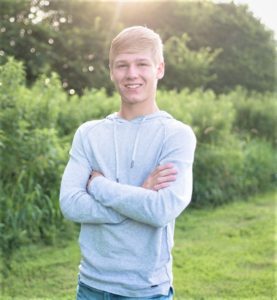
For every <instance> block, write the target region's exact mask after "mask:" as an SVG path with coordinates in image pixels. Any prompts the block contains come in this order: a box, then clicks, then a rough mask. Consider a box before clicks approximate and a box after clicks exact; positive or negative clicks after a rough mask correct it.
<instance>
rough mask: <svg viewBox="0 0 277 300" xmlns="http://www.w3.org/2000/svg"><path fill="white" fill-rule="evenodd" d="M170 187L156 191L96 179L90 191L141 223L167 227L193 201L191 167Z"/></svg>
mask: <svg viewBox="0 0 277 300" xmlns="http://www.w3.org/2000/svg"><path fill="white" fill-rule="evenodd" d="M180 176H181V178H179V180H178V182H173V183H172V184H171V186H170V187H169V188H165V189H161V190H159V191H153V190H148V189H144V188H141V187H135V186H130V185H124V184H120V183H116V182H113V181H111V180H109V179H107V178H105V177H102V176H98V177H97V178H94V180H93V182H91V184H90V185H89V188H88V191H89V193H90V194H91V195H93V196H94V197H95V199H97V200H98V201H99V202H100V203H101V204H103V205H105V206H107V207H109V208H113V209H114V210H115V211H117V212H119V213H120V214H122V215H124V216H126V217H128V218H131V219H133V220H135V221H137V222H142V223H145V224H148V225H151V226H155V227H163V226H165V225H166V224H168V223H169V222H170V221H172V220H174V219H175V218H176V217H177V216H178V215H179V214H180V213H181V212H182V211H183V210H184V208H185V207H186V206H187V205H188V204H189V202H190V199H191V193H192V174H191V166H187V170H186V172H183V173H182V175H180Z"/></svg>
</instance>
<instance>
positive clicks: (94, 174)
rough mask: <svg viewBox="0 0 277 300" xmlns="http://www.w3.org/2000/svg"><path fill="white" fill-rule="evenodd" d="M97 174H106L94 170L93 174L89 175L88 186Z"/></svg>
mask: <svg viewBox="0 0 277 300" xmlns="http://www.w3.org/2000/svg"><path fill="white" fill-rule="evenodd" d="M97 176H104V175H103V174H102V173H100V172H97V171H92V172H91V174H90V175H89V179H88V183H87V187H88V186H89V184H90V182H91V181H92V180H93V179H94V178H95V177H97Z"/></svg>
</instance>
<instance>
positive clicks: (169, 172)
mask: <svg viewBox="0 0 277 300" xmlns="http://www.w3.org/2000/svg"><path fill="white" fill-rule="evenodd" d="M176 174H177V170H176V169H173V168H171V169H165V170H162V171H160V172H158V173H157V174H156V175H155V176H156V177H157V176H158V177H163V176H168V175H176Z"/></svg>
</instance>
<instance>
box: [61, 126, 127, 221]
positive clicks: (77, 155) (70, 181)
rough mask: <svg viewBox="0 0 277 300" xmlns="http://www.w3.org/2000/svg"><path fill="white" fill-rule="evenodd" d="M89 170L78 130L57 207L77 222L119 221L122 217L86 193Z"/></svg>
mask: <svg viewBox="0 0 277 300" xmlns="http://www.w3.org/2000/svg"><path fill="white" fill-rule="evenodd" d="M91 171H92V167H91V166H90V164H89V161H88V159H87V157H86V153H85V151H84V147H83V144H82V138H81V131H80V130H77V132H76V134H75V136H74V139H73V143H72V148H71V150H70V159H69V162H68V164H67V166H66V168H65V171H64V174H63V177H62V182H61V189H60V207H61V211H62V213H63V215H64V216H65V217H66V218H67V219H69V220H71V221H74V222H78V223H94V224H103V223H120V222H122V221H123V220H125V219H126V218H125V217H123V216H122V215H120V214H119V213H117V212H116V211H115V210H113V209H112V208H108V207H105V206H104V205H103V204H101V203H100V202H99V201H96V200H95V199H94V197H93V196H92V195H89V194H88V192H87V189H86V185H87V181H88V178H89V175H90V173H91Z"/></svg>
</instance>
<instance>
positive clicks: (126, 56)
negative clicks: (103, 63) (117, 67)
mask: <svg viewBox="0 0 277 300" xmlns="http://www.w3.org/2000/svg"><path fill="white" fill-rule="evenodd" d="M140 60H147V61H152V62H153V61H154V58H153V54H152V52H151V51H150V50H143V51H139V52H132V51H127V52H122V53H119V54H117V55H116V56H115V57H114V60H113V61H114V63H117V62H120V61H127V62H132V61H140Z"/></svg>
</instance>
